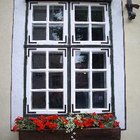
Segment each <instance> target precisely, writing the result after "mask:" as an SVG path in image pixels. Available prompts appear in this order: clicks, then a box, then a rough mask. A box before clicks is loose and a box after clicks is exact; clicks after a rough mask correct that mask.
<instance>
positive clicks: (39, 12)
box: [33, 6, 47, 21]
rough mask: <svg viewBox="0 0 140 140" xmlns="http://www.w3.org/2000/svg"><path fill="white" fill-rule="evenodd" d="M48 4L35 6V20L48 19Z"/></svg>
mask: <svg viewBox="0 0 140 140" xmlns="http://www.w3.org/2000/svg"><path fill="white" fill-rule="evenodd" d="M46 11H47V9H46V6H33V20H34V21H46V16H47V13H46Z"/></svg>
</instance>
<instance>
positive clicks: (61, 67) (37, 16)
mask: <svg viewBox="0 0 140 140" xmlns="http://www.w3.org/2000/svg"><path fill="white" fill-rule="evenodd" d="M28 6H29V9H28V21H27V33H28V35H27V45H26V47H27V48H26V52H27V59H26V61H27V66H26V94H25V96H26V97H25V98H26V99H25V101H26V103H25V104H26V107H25V108H26V111H25V112H26V114H56V113H58V114H67V113H77V112H79V113H87V112H88V113H91V112H94V111H96V112H97V113H104V112H111V111H112V105H113V104H112V101H111V97H112V94H111V93H112V92H111V89H112V87H111V63H110V59H111V53H110V52H111V51H110V49H111V48H110V39H109V38H110V37H109V31H110V29H109V16H108V15H109V13H108V9H109V8H108V4H107V3H87V2H78V3H77V2H70V3H67V2H39V3H38V2H37V3H30V4H29V5H28ZM97 45H98V48H97ZM99 45H100V46H99ZM88 46H90V48H89V47H88Z"/></svg>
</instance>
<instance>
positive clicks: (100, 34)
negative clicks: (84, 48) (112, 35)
mask: <svg viewBox="0 0 140 140" xmlns="http://www.w3.org/2000/svg"><path fill="white" fill-rule="evenodd" d="M92 40H93V41H99V40H105V27H104V25H101V26H99V25H98V26H97V25H92Z"/></svg>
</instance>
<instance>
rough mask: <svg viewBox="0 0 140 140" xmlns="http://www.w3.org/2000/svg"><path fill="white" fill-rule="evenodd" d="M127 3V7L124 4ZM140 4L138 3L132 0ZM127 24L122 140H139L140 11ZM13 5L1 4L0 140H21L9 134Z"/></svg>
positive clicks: (11, 133) (3, 0)
mask: <svg viewBox="0 0 140 140" xmlns="http://www.w3.org/2000/svg"><path fill="white" fill-rule="evenodd" d="M125 1H126V0H124V1H123V2H124V4H125ZM133 2H134V3H139V4H140V1H139V0H133ZM123 10H124V23H125V59H126V87H127V89H126V94H127V96H126V98H127V130H126V131H122V138H121V140H140V133H139V130H140V122H139V118H140V111H139V106H140V101H139V98H140V93H139V90H140V74H139V71H140V58H139V57H140V10H135V11H136V14H137V17H136V19H135V20H133V21H132V22H129V21H128V20H127V11H126V9H125V8H124V9H123ZM12 20H13V1H11V0H1V1H0V60H1V61H0V118H1V119H0V140H18V137H17V133H13V132H10V87H11V51H12V49H11V46H12V22H13V21H12Z"/></svg>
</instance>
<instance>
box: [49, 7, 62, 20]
mask: <svg viewBox="0 0 140 140" xmlns="http://www.w3.org/2000/svg"><path fill="white" fill-rule="evenodd" d="M50 21H63V6H50Z"/></svg>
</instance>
